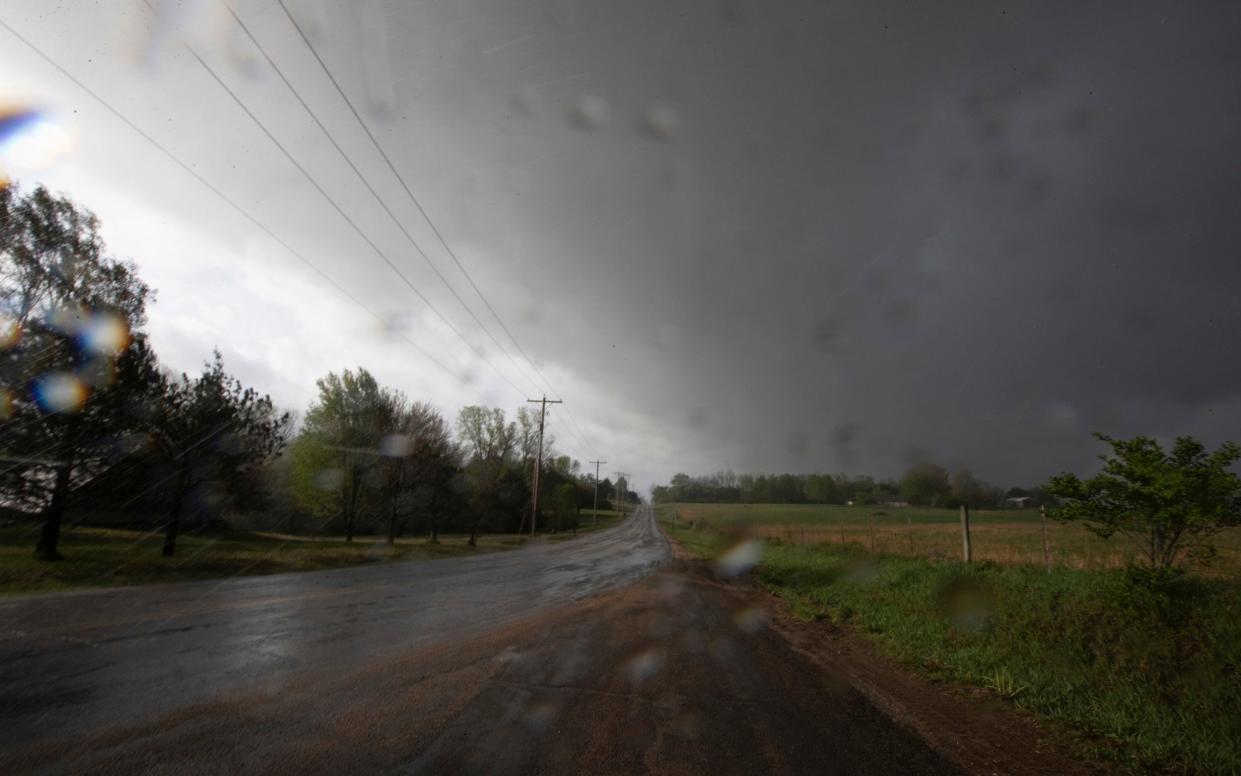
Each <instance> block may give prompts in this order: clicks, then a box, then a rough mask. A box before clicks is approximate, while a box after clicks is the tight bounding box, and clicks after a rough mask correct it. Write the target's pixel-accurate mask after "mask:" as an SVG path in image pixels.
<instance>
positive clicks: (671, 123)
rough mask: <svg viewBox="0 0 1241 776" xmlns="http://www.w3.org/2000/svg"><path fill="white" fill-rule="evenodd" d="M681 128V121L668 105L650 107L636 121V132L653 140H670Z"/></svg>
mask: <svg viewBox="0 0 1241 776" xmlns="http://www.w3.org/2000/svg"><path fill="white" fill-rule="evenodd" d="M680 128H681V119H680V117H679V116H678V115H677V112H676V110H675V109H673V108H672V106H670V105H652V106H651V107H650V108H647V110H646V111H645V112H644V113H643V114H642V116H641V117H639V119H638V131H639V132H641V133H642V134H644V135H646V136H647V137H649V138H651V139H653V140H671V139H672V138H673V137H675V136H676V134H677V132H678V131H679V130H680Z"/></svg>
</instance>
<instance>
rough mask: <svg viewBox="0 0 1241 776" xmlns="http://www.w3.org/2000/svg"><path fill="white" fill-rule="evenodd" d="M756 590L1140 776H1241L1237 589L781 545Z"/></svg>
mask: <svg viewBox="0 0 1241 776" xmlns="http://www.w3.org/2000/svg"><path fill="white" fill-rule="evenodd" d="M665 527H666V528H667V530H669V531H670V532H671V533H672V534H673V536H674V537H675V538H677V539H678V540H679V541H683V542H684V543H685V545H686V547H687V548H689V549H690V550H691V551H693V552H696V553H698V554H701V555H705V556H707V557H715V556H717V555H719V554H720V553H722V552H724V551H726V550H727V548H728V547H729V542H728V540H727V538H726V537H724V536H723V535H721V534H717V533H715V532H713V531H703V530H690V529H687V528H681V527H677V526H676V525H675V524H674V523H673V522H671V521H666V522H665ZM755 575H756V578H757V580H758V581H759V582H760V583H761V584H763V585H765V586H767V587H768V588H769V589H771V590H772V591H773V592H775V593H777V594H778V595H780V596H781V597H782V598H784V599H785V600H787V601H788V602H789V603H790V604H791V605H792V607H793V609H794V611H797V612H800V613H802V614H803V615H805V616H807V617H812V618H817V617H828V618H831V619H834V620H838V621H841V622H846V623H849V624H852V625H854V626H856V627H857V628H858V629H860V630H862V631H863V632H866V633H868V634H870V636H871V637H873V638H874V639H876V640H877V641H878V642H879V643H880V644H881V645H882V646H883V647H885V648H886V649H887V650H889V651H890V652H891V653H892V654H893V655H894V656H896V657H897V658H899V659H901V660H903V661H905V662H907V663H908V664H909V665H911V666H912V667H914V668H917V669H919V670H921V671H923V672H926V673H929V674H931V675H933V676H935V677H939V678H950V679H955V680H957V681H962V682H966V683H970V684H975V685H977V686H980V687H987V688H991V689H992V690H993V691H995V692H997V693H998V694H1000V695H1001V696H1003V697H1006V698H1008V699H1009V700H1011V701H1012V702H1014V703H1016V704H1018V705H1021V706H1024V707H1026V708H1029V709H1031V710H1033V711H1035V712H1038V713H1040V714H1043V715H1045V716H1047V717H1051V718H1053V719H1056V720H1060V721H1061V722H1063V723H1065V724H1067V725H1068V726H1071V727H1072V728H1075V729H1079V730H1082V731H1084V732H1085V733H1087V734H1088V736H1089V739H1088V741H1089V742H1090V744H1089V745H1090V746H1093V747H1094V751H1095V754H1097V755H1100V756H1105V757H1109V758H1121V759H1124V760H1126V761H1128V762H1129V764H1131V765H1132V766H1134V767H1136V768H1138V769H1140V770H1142V771H1150V770H1155V769H1168V770H1176V771H1178V772H1197V773H1235V772H1237V771H1239V770H1241V717H1238V716H1237V714H1236V709H1237V708H1238V705H1239V704H1241V683H1238V680H1237V674H1236V671H1235V667H1236V666H1237V665H1238V664H1239V663H1241V587H1238V586H1237V585H1236V584H1235V583H1226V582H1218V581H1207V580H1202V579H1194V578H1190V577H1180V578H1178V579H1177V580H1176V581H1175V582H1174V583H1172V584H1169V583H1168V582H1167V580H1166V579H1163V578H1162V575H1157V576H1160V578H1159V579H1154V580H1152V579H1151V575H1150V574H1144V573H1142V572H1140V571H1139V572H1134V571H1124V570H1119V571H1111V572H1097V571H1091V572H1087V571H1076V570H1067V569H1061V570H1057V571H1056V572H1055V573H1052V574H1048V573H1046V572H1045V571H1043V570H1041V569H1038V568H1036V567H1031V566H999V565H995V564H990V563H975V564H972V565H971V566H966V565H964V564H959V563H935V562H931V561H926V560H919V559H909V558H896V557H891V556H879V557H876V556H873V555H867V554H864V553H861V552H857V551H850V550H841V549H839V548H836V547H831V546H818V547H806V546H794V545H784V544H779V543H777V544H771V545H768V547H767V549H766V551H765V553H764V556H763V560H762V563H761V564H760V565H759V566H758V567H757V569H756V570H755ZM963 592H964V593H968V595H963V594H962V593H963ZM1152 613H1154V615H1152Z"/></svg>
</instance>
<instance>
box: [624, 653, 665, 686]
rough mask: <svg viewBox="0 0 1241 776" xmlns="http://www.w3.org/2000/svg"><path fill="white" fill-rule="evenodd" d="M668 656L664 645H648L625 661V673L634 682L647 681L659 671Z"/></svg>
mask: <svg viewBox="0 0 1241 776" xmlns="http://www.w3.org/2000/svg"><path fill="white" fill-rule="evenodd" d="M666 658H667V655H666V654H665V652H664V650H663V648H662V647H648V648H647V649H644V650H642V651H641V652H639V653H638V654H636V655H634V656H633V657H631V658H629V659H628V660H626V661H625V666H624V669H625V675H626V676H628V677H629V679H630V680H631V681H634V682H643V681H646V680H647V679H650V678H651V677H652V676H654V675H655V674H657V673H659V671H660V669H661V668H663V667H664V660H665V659H666Z"/></svg>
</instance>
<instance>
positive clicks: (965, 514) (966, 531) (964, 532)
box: [961, 504, 973, 563]
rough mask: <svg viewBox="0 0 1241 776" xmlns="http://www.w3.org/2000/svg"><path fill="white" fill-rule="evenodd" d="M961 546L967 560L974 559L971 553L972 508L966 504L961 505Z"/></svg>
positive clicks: (968, 561) (967, 561)
mask: <svg viewBox="0 0 1241 776" xmlns="http://www.w3.org/2000/svg"><path fill="white" fill-rule="evenodd" d="M961 548H962V550H963V551H964V554H965V562H966V563H970V562H971V561H972V560H973V555H972V554H971V553H970V508H969V506H967V505H966V504H962V505H961Z"/></svg>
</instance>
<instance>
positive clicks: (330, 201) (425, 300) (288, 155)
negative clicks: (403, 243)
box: [185, 44, 523, 393]
mask: <svg viewBox="0 0 1241 776" xmlns="http://www.w3.org/2000/svg"><path fill="white" fill-rule="evenodd" d="M185 49H186V51H188V52H189V53H190V56H192V57H193V58H194V60H195V61H197V62H198V64H200V65H202V67H203V69H204V70H206V71H207V73H208V75H210V76H211V78H212V79H213V80H214V81H215V82H216V83H217V84H219V86H220V88H221V89H223V90H224V92H225V93H226V94H227V95H228V96H229V97H231V98H232V100H233V102H235V103H237V107H239V108H241V110H242V112H243V113H245V114H246V116H248V117H249V118H250V120H251V121H253V122H254V124H255V126H257V127H258V128H259V129H260V130H261V131H262V132H263V134H264V135H266V136H267V138H268V139H269V140H271V141H272V143H273V144H275V146H276V148H278V149H280V152H281V153H282V154H284V156H285V158H286V159H288V160H289V162H290V163H291V164H292V165H293V166H294V167H296V168H297V171H298V172H300V173H301V174H302V176H303V177H304V178H306V180H307V181H309V182H310V185H311V186H313V187H314V188H315V190H316V191H318V192H319V194H320V195H321V196H322V197H323V198H324V199H325V200H327V202H328V204H330V205H331V206H332V208H333V209H335V210H336V212H337V213H339V214H340V217H341V218H343V219H345V222H346V223H348V224H349V226H350V227H352V228H353V230H354V231H355V232H357V233H358V236H359V237H361V238H362V240H363V241H364V242H366V244H367V245H368V246H369V247H370V249H371V250H372V251H374V252H375V254H376V255H377V256H379V258H380V259H382V260H383V262H384V263H385V264H387V265H388V267H389V268H390V269H391V270H392V271H393V272H395V273H396V275H397V277H399V278H400V279H401V281H402V282H404V283H405V285H406V286H407V287H408V288H409V290H411V291H413V292H414V294H415V295H416V296H417V297H418V298H419V299H421V300H422V302H423V304H425V305H426V306H427V309H429V310H430V311H431V312H433V313H434V314H435V315H436V317H438V318H439V319H440V320H441V321H443V323H444V325H445V326H447V327H448V329H449V330H450V331H451V332H452V333H453V334H455V335H456V336H457V338H458V339H460V340H461V341H462V342H464V343H465V345H466V346H467V347H468V348H470V349H471V350H473V351H474V354H475V355H476V356H478V358H479V359H480V360H482V361H483V362H484V363H486V364H487V365H488V366H490V367H491V368H492V369H493V370H495V372H496V374H498V375H500V377H501V378H503V379H504V381H505V382H507V383H508V384H509V385H511V386H512V387H513V390H514V391H516V392H517V393H523V391H522V390H521V388H520V387H519V386H518V385H517V384H516V383H514V382H513V381H512V380H511V379H509V377H508V375H506V374H504V373H503V372H501V371H500V370H499V368H497V367H496V365H495V364H493V363H491V361H490V360H488V359H487V357H486V356H485V355H483V353H482V352H481V351H480V350H478V348H476V347H474V345H473V344H472V343H471V342H470V341H469V340H467V339H466V338H465V336H464V335H462V334H461V332H460V330H458V329H457V327H456V326H453V325H452V322H451V321H449V320H448V318H446V317H445V316H444V314H443V313H441V312H440V311H439V309H438V308H436V306H435V305H434V304H432V303H431V300H430V299H428V298H427V297H426V295H424V294H423V293H422V292H421V291H419V290H418V287H417V286H415V285H414V284H413V281H411V280H410V279H409V278H408V277H406V275H405V273H403V272H401V270H400V268H399V267H397V266H396V264H395V263H393V261H392V259H390V258H388V254H386V253H384V252H383V249H381V248H380V247H379V246H378V245H376V244H375V241H374V240H372V239H371V238H370V235H368V234H367V233H366V232H365V231H363V229H362V228H361V227H360V226H358V224H357V222H356V221H354V220H353V218H351V217H350V216H349V214H348V213H346V212H345V211H344V209H343V208H342V207H341V206H340V205H339V204H338V203H337V202H336V200H334V199H332V197H331V195H329V194H328V193H327V190H325V189H324V188H323V186H321V185H320V184H319V182H318V181H316V180H315V179H314V176H312V175H311V174H310V173H309V172H308V171H307V170H306V168H305V167H303V166H302V164H301V162H299V161H297V158H296V157H295V156H293V154H292V153H290V152H289V150H288V149H287V148H285V146H284V144H283V143H281V142H280V140H279V138H277V137H276V136H275V135H274V134H272V132H271V130H269V129H268V128H267V125H265V124H264V123H263V122H262V121H261V120H260V119H259V118H258V116H256V115H254V112H253V111H251V110H250V108H249V107H247V106H246V104H245V103H244V102H243V101H242V100H241V98H240V97H238V96H237V94H236V92H234V91H233V90H232V89H230V88H229V86H228V84H226V83H225V82H224V79H222V78H220V76H219V74H217V73H216V72H215V70H214V69H212V67H211V66H210V65H208V64H207V63H206V61H204V60H203V58H202V57H201V56H199V55H198V52H197V51H195V50H194V49H193V48H192V47H190V46H189V45H188V44H185Z"/></svg>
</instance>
